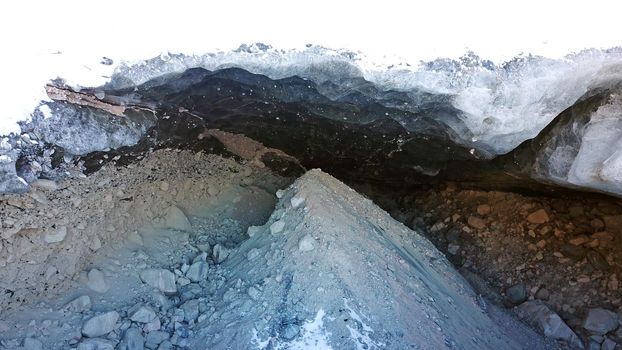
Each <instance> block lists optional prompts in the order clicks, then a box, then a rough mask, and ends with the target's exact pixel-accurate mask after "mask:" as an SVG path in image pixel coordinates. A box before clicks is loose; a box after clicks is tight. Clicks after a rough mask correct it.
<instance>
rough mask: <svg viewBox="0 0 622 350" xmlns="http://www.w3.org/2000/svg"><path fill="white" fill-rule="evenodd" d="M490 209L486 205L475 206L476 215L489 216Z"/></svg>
mask: <svg viewBox="0 0 622 350" xmlns="http://www.w3.org/2000/svg"><path fill="white" fill-rule="evenodd" d="M491 211H492V208H491V207H490V205H488V204H480V205H478V206H477V214H478V215H481V216H484V215H488V214H490V212H491Z"/></svg>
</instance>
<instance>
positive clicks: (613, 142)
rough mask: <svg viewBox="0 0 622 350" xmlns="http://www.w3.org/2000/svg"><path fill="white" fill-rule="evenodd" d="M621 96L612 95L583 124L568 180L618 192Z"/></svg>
mask: <svg viewBox="0 0 622 350" xmlns="http://www.w3.org/2000/svg"><path fill="white" fill-rule="evenodd" d="M620 150H622V95H620V92H618V93H615V94H612V95H611V96H610V98H609V102H608V103H607V104H605V105H603V106H600V107H599V108H598V109H597V110H596V111H595V112H594V113H593V114H592V115H591V116H590V121H589V122H588V124H587V125H585V126H584V134H583V137H582V140H581V146H580V148H579V151H578V153H577V155H576V157H575V158H574V160H573V162H572V166H571V168H570V169H569V172H568V182H569V183H571V184H574V185H578V186H582V187H588V188H596V189H599V190H602V191H606V192H614V193H618V194H622V186H621V185H622V171H621V170H622V154H621V152H620Z"/></svg>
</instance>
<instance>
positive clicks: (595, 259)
mask: <svg viewBox="0 0 622 350" xmlns="http://www.w3.org/2000/svg"><path fill="white" fill-rule="evenodd" d="M587 261H589V262H590V264H591V265H592V266H593V267H594V268H596V269H598V270H601V271H608V270H609V268H610V266H609V263H608V262H607V259H605V257H604V256H602V254H600V253H599V252H597V251H595V250H590V251H589V252H588V253H587Z"/></svg>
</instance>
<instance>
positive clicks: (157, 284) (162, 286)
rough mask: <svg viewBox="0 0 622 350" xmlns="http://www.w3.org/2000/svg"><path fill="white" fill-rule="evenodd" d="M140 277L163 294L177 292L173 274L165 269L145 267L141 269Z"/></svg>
mask: <svg viewBox="0 0 622 350" xmlns="http://www.w3.org/2000/svg"><path fill="white" fill-rule="evenodd" d="M140 279H141V280H142V281H143V282H144V283H146V284H148V285H150V286H151V287H154V288H157V289H159V290H160V291H161V292H162V293H164V294H175V293H177V286H176V285H175V274H174V273H172V272H171V271H169V270H165V269H146V270H143V271H141V273H140Z"/></svg>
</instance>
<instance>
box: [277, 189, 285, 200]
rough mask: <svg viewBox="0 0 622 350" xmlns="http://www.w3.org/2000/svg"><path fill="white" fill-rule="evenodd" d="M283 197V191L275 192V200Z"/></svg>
mask: <svg viewBox="0 0 622 350" xmlns="http://www.w3.org/2000/svg"><path fill="white" fill-rule="evenodd" d="M284 195H285V191H283V190H277V191H276V198H278V199H281V198H283V196H284Z"/></svg>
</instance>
